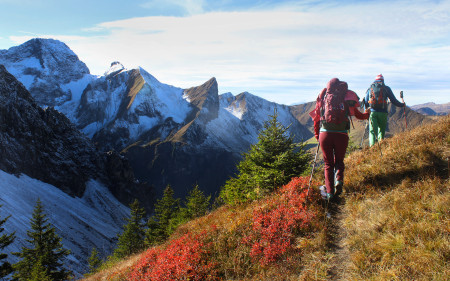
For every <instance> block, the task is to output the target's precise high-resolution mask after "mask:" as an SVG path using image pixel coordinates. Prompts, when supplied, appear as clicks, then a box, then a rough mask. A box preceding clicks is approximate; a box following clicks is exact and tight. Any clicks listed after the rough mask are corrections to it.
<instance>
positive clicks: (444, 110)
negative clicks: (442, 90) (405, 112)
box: [411, 102, 450, 115]
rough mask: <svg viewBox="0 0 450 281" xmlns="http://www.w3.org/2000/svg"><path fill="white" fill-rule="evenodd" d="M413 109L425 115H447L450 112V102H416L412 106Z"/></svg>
mask: <svg viewBox="0 0 450 281" xmlns="http://www.w3.org/2000/svg"><path fill="white" fill-rule="evenodd" d="M411 109H412V110H415V111H417V112H419V113H421V114H424V115H447V114H449V113H450V102H448V103H443V104H436V103H434V102H428V103H424V104H416V105H413V106H411Z"/></svg>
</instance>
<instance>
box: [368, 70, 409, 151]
mask: <svg viewBox="0 0 450 281" xmlns="http://www.w3.org/2000/svg"><path fill="white" fill-rule="evenodd" d="M387 99H389V100H390V101H391V102H392V104H393V105H395V106H397V107H404V106H405V104H404V103H401V102H399V101H398V100H397V99H396V98H395V96H394V93H393V92H392V90H391V88H389V87H388V86H387V85H385V84H384V77H383V75H381V74H379V75H377V77H375V81H374V82H373V83H372V85H370V87H369V89H368V90H367V93H366V97H365V98H364V100H363V101H364V105H365V106H366V108H368V107H370V111H371V113H370V118H369V121H370V122H369V132H370V136H369V143H370V146H372V145H374V144H375V143H376V142H377V141H381V140H382V139H384V134H385V132H386V125H387V118H388V112H387Z"/></svg>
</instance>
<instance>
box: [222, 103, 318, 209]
mask: <svg viewBox="0 0 450 281" xmlns="http://www.w3.org/2000/svg"><path fill="white" fill-rule="evenodd" d="M269 117H270V118H269V120H268V121H266V122H264V128H263V129H262V130H261V131H260V133H259V135H258V143H256V144H254V145H252V146H251V147H250V150H249V152H247V153H244V154H243V160H242V161H241V162H239V164H238V166H237V169H238V174H237V176H236V177H235V178H231V179H230V180H228V181H227V182H226V183H225V186H224V187H223V188H222V190H221V192H220V197H221V198H222V199H223V201H224V202H225V203H228V204H238V203H243V202H247V201H249V200H254V199H257V198H260V197H262V196H264V195H265V194H267V193H268V192H270V191H272V190H274V189H275V188H277V187H280V186H282V185H284V184H287V183H288V182H289V181H290V180H291V178H292V177H295V176H300V175H301V174H302V173H303V172H304V171H305V170H307V169H308V164H309V162H310V160H311V154H310V153H309V152H307V151H306V150H305V149H304V148H305V143H304V142H300V143H294V138H293V136H291V135H289V134H288V129H289V126H288V127H284V126H283V125H282V124H281V123H280V122H278V120H277V118H278V112H277V111H276V110H275V111H274V114H273V115H270V116H269Z"/></svg>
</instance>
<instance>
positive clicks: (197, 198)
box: [186, 185, 211, 219]
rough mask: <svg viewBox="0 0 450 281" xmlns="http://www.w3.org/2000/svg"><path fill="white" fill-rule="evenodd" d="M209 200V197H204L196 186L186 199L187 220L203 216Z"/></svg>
mask: <svg viewBox="0 0 450 281" xmlns="http://www.w3.org/2000/svg"><path fill="white" fill-rule="evenodd" d="M210 200H211V195H210V196H208V197H206V196H205V194H204V193H203V192H202V191H201V190H200V188H199V187H198V185H195V186H194V188H193V189H192V190H191V191H190V192H189V195H188V196H187V197H186V214H187V218H188V219H193V218H197V217H200V216H203V215H205V214H206V212H207V211H208V207H209V204H210Z"/></svg>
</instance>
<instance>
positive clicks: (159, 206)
mask: <svg viewBox="0 0 450 281" xmlns="http://www.w3.org/2000/svg"><path fill="white" fill-rule="evenodd" d="M179 212H180V199H178V198H174V192H173V189H172V188H171V187H170V185H167V187H166V189H164V194H163V197H162V198H161V199H158V200H157V201H156V204H155V214H154V215H153V216H152V217H151V218H150V219H149V221H148V224H147V226H148V230H147V237H146V242H147V244H148V245H154V244H158V243H160V242H162V241H164V240H165V239H166V238H167V237H169V235H170V234H171V233H172V231H173V230H174V228H175V227H174V226H175V224H176V221H177V218H178V217H179Z"/></svg>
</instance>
